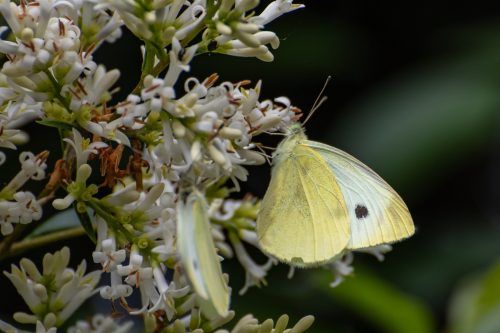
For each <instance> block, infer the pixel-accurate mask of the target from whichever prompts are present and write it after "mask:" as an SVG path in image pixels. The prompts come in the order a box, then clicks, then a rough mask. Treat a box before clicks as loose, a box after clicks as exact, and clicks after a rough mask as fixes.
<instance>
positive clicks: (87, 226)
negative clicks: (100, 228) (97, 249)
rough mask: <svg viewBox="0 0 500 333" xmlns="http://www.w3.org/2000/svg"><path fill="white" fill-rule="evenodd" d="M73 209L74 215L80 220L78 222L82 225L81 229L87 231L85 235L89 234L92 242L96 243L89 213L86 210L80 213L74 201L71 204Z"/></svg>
mask: <svg viewBox="0 0 500 333" xmlns="http://www.w3.org/2000/svg"><path fill="white" fill-rule="evenodd" d="M73 210H74V211H75V213H76V215H77V216H78V219H79V220H80V224H81V225H82V227H83V229H84V230H85V232H86V233H87V236H89V238H90V240H91V241H92V242H93V243H94V244H95V243H97V236H96V232H95V230H94V227H93V226H92V221H91V220H90V216H89V213H88V212H87V211H84V212H83V213H80V212H79V211H78V209H77V204H76V203H74V204H73Z"/></svg>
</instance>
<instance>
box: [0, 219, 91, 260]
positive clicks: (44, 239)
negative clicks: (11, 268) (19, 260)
mask: <svg viewBox="0 0 500 333" xmlns="http://www.w3.org/2000/svg"><path fill="white" fill-rule="evenodd" d="M83 235H86V232H85V230H84V229H83V228H82V227H76V228H71V229H64V230H61V231H56V232H53V233H50V234H47V235H43V236H39V237H36V238H30V239H25V240H22V241H20V242H17V243H13V244H12V245H11V246H10V248H9V249H8V250H7V251H5V252H3V253H1V254H0V260H3V259H6V258H10V257H14V256H17V255H19V254H21V253H23V252H25V251H28V250H30V249H34V248H37V247H42V246H45V245H49V244H52V243H54V242H56V241H61V240H64V239H69V238H74V237H79V236H83ZM0 245H3V242H2V244H0Z"/></svg>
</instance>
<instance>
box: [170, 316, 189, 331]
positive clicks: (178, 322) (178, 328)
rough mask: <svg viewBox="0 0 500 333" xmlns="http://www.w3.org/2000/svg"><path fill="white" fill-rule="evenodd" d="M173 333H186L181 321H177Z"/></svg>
mask: <svg viewBox="0 0 500 333" xmlns="http://www.w3.org/2000/svg"><path fill="white" fill-rule="evenodd" d="M173 333H186V327H185V326H184V324H183V323H182V321H180V320H179V319H177V320H176V321H175V322H174V331H173Z"/></svg>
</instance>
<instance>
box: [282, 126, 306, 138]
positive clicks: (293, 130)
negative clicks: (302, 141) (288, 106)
mask: <svg viewBox="0 0 500 333" xmlns="http://www.w3.org/2000/svg"><path fill="white" fill-rule="evenodd" d="M297 134H300V135H304V128H303V127H302V124H301V123H294V124H292V125H290V126H289V127H288V128H287V129H286V136H287V137H292V136H295V135H297Z"/></svg>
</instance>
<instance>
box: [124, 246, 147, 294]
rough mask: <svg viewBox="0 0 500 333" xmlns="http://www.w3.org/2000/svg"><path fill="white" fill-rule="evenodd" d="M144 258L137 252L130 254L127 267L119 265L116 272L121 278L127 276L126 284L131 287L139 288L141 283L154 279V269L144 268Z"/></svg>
mask: <svg viewBox="0 0 500 333" xmlns="http://www.w3.org/2000/svg"><path fill="white" fill-rule="evenodd" d="M143 260H144V258H143V256H141V255H140V254H139V253H137V252H132V253H131V254H130V261H129V264H128V265H126V266H123V265H118V266H117V267H116V271H117V272H118V274H120V275H121V276H126V278H125V282H126V283H128V284H129V285H131V286H136V287H139V286H140V285H141V281H143V280H149V279H151V278H152V277H153V269H152V268H151V267H148V266H145V267H143V266H142V262H143Z"/></svg>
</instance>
